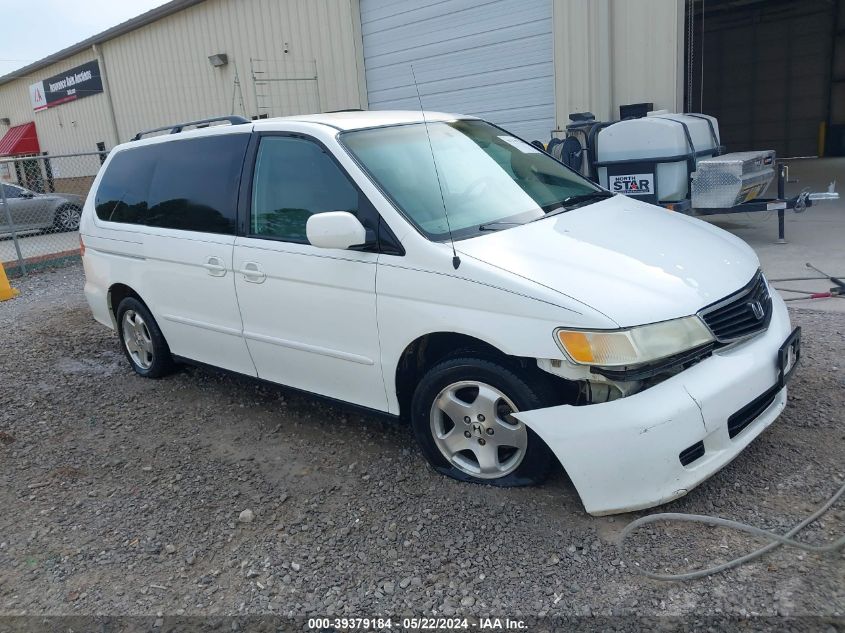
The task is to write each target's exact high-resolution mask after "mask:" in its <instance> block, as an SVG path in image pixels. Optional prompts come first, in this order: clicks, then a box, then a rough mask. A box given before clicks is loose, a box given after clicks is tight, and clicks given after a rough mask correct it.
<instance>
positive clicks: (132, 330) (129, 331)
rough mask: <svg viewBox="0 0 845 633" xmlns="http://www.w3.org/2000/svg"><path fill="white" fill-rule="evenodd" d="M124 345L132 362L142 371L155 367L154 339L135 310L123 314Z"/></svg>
mask: <svg viewBox="0 0 845 633" xmlns="http://www.w3.org/2000/svg"><path fill="white" fill-rule="evenodd" d="M122 328H123V344H124V345H125V346H126V351H127V352H129V356H130V358H131V359H132V362H133V363H135V364H136V365H137V366H138V367H140V368H141V369H149V368H150V367H152V365H153V361H154V360H155V355H154V353H153V339H152V337H151V336H150V331H149V329H147V324H146V323H144V319H143V318H142V317H141V315H140V314H138V313H137V312H135V310H127V311H126V312H124V313H123V323H122Z"/></svg>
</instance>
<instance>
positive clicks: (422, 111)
mask: <svg viewBox="0 0 845 633" xmlns="http://www.w3.org/2000/svg"><path fill="white" fill-rule="evenodd" d="M411 78H412V79H413V80H414V88H415V89H416V91H417V101H419V102H420V114H422V118H423V125H424V126H425V135H426V138H428V149H429V150H430V151H431V162H432V163H433V164H434V175H435V176H436V177H437V187H438V188H439V189H440V202H441V203H442V204H443V216H444V217H445V218H446V229H447V230H448V231H449V242H451V244H452V266H453V267H454V268H455V270H458V266H460V265H461V258H460V257H458V252H457V251H456V250H455V238H454V237H452V225H451V224H450V223H449V213H448V212H447V211H446V197H445V196H444V195H443V184H442V183H441V182H440V171H439V170H438V169H437V160H436V159H435V158H434V145H433V144H432V142H431V133H430V132H429V131H428V121H427V120H426V118H425V109H424V108H423V103H422V97H421V96H420V87H419V86H418V85H417V74H416V73H415V72H414V65H413V64H411Z"/></svg>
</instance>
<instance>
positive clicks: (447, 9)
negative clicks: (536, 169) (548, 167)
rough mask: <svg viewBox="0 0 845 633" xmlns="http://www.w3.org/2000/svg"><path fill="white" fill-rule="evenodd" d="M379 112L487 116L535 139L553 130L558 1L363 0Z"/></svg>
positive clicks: (372, 98)
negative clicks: (421, 108) (554, 17)
mask: <svg viewBox="0 0 845 633" xmlns="http://www.w3.org/2000/svg"><path fill="white" fill-rule="evenodd" d="M361 28H362V33H363V46H364V64H365V68H366V79H367V93H368V99H369V103H370V108H372V109H381V110H384V109H414V110H416V109H418V108H419V101H418V99H417V95H416V91H415V88H414V84H413V81H412V76H411V64H413V66H414V72H415V74H416V78H417V83H418V85H419V90H420V94H421V96H422V102H423V106H424V107H425V108H426V109H428V110H443V111H446V112H459V113H463V114H473V115H477V116H481V117H484V118H485V119H488V120H490V121H493V122H494V123H497V124H500V125H502V126H504V127H506V128H509V129H511V130H513V131H514V132H515V133H517V134H520V135H522V136H524V137H526V138H528V139H534V138H537V139H543V140H546V139H548V138H549V132H550V130H551V129H552V127H554V64H553V44H552V0H494V1H488V2H479V1H478V0H445V1H444V0H361Z"/></svg>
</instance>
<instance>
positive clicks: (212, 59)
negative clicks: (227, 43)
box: [208, 53, 229, 68]
mask: <svg viewBox="0 0 845 633" xmlns="http://www.w3.org/2000/svg"><path fill="white" fill-rule="evenodd" d="M208 63H210V64H211V65H212V66H214V67H215V68H220V67H221V66H225V65H226V64H228V63H229V56H228V55H226V53H214V55H209V56H208Z"/></svg>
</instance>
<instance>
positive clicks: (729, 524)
mask: <svg viewBox="0 0 845 633" xmlns="http://www.w3.org/2000/svg"><path fill="white" fill-rule="evenodd" d="M843 494H845V484H844V485H843V486H842V487H841V488H839V490H838V491H837V492H836V493H835V494H834V495H833V496H832V497H831V498H830V499H828V500H827V501H826V502H825V504H824V505H823V506H821V507H820V508H819V509H818V510H816V511H815V512H814V513H813V514H811V515H810V516H808V517H807V518H806V519H804V520H803V521H801V523H799V524H798V525H796V526H795V527H794V528H792V529H791V530H789V531H788V532H787V533H786V534H783V535H781V534H777V533H776V532H769V531H768V530H762V529H760V528H758V527H754V526H753V525H748V524H746V523H740V522H738V521H731V520H730V519H722V518H720V517H711V516H706V515H703V514H682V513H677V512H664V513H661V514H650V515H648V516H645V517H641V518H639V519H636V520H635V521H631V523H629V524H628V525H626V526H625V529H624V530H622V535H621V536H620V538H619V554H620V558H621V559H622V560H623V561H625V563H626V564H627V565H629V566H632V567H633V568H634V570H635V571H637V572H638V573H639V574H641V575H643V576H646V577H647V578H651V579H653V580H667V581H685V580H695V579H697V578H704V577H705V576H712V575H713V574H718V573H720V572H723V571H727V570H728V569H733V568H734V567H739V566H740V565H743V564H745V563H748V562H750V561H752V560H756V559H758V558H760V557H761V556H763V555H764V554H766V553H768V552H770V551H772V550H773V549H775V548H777V547H780V546H781V545H788V546H790V547H795V548H797V549H800V550H804V551H805V552H814V553H820V554H824V553H828V552H835V551H837V550H840V549H842V548H845V536H842V537H840V538H839V539H837V540H835V541H833V542H832V543H828V544H827V545H809V544H807V543H802V542H800V541H796V540H794V539H793V538H792V537H793V536H795V535H796V534H798V533H799V532H800V531H801V530H803V529H804V528H805V527H807V526H808V525H810V524H811V523H813V522H814V521H816V520H817V519H819V518H820V517H821V516H822V515H824V514H825V513H826V512H827V511H828V510H830V508H831V507H832V506H833V504H835V503H836V502H837V501H839V499H840V497H842V495H843ZM663 521H680V522H683V523H700V524H703V525H713V526H717V527H726V528H731V529H734V530H738V531H740V532H745V533H747V534H751V535H753V536H761V537H763V538H766V539H769V540H770V541H772V542H771V543H769V544H768V545H764V546H763V547H761V548H760V549H757V550H755V551H753V552H751V553H749V554H745V555H744V556H740V557H739V558H734V559H733V560H729V561H728V562H726V563H722V564H720V565H715V566H713V567H708V568H706V569H700V570H697V571H692V572H687V573H684V574H658V573H656V572H653V571H648V570H647V569H642V568H641V567H639V566H638V565H631V564H630V561H629V560H627V558H626V556H625V541H626V540H627V539H628V538H629V537H630V536H631V534H633V533H634V532H635V531H636V530H638V529H639V528H641V527H642V526H644V525H648V524H649V523H659V522H663Z"/></svg>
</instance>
